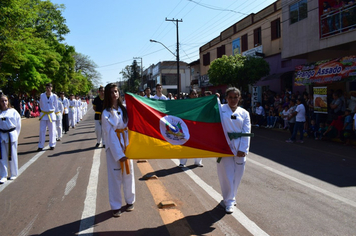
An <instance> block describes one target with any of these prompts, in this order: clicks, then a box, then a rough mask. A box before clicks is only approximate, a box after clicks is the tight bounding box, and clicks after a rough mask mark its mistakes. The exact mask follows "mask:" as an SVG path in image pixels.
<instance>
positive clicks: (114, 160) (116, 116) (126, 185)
mask: <svg viewBox="0 0 356 236" xmlns="http://www.w3.org/2000/svg"><path fill="white" fill-rule="evenodd" d="M101 123H102V128H103V137H104V139H105V142H106V146H105V151H106V162H107V172H108V184H109V202H110V206H111V210H112V214H113V216H114V217H119V216H120V215H121V213H122V211H124V210H125V211H132V210H133V209H134V206H133V204H134V202H135V179H134V169H133V161H132V160H129V159H128V158H127V157H126V156H125V150H126V146H127V145H128V142H129V140H128V131H127V123H128V115H127V111H126V108H125V107H124V106H123V104H122V103H121V101H120V92H119V90H118V88H117V86H116V85H115V84H112V83H111V84H108V85H106V87H105V95H104V110H103V113H102V116H101ZM121 186H123V190H124V198H125V202H126V206H125V207H124V208H122V198H121Z"/></svg>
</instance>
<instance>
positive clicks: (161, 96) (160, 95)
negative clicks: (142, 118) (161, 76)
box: [153, 84, 168, 100]
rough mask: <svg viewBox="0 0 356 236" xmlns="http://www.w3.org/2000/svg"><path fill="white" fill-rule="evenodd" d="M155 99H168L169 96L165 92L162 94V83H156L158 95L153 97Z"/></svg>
mask: <svg viewBox="0 0 356 236" xmlns="http://www.w3.org/2000/svg"><path fill="white" fill-rule="evenodd" d="M153 99H158V100H168V98H167V97H166V96H165V95H164V94H162V85H160V84H157V85H156V95H155V96H154V97H153Z"/></svg>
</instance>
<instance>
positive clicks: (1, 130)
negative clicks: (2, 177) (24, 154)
mask: <svg viewBox="0 0 356 236" xmlns="http://www.w3.org/2000/svg"><path fill="white" fill-rule="evenodd" d="M15 129H16V127H14V128H11V129H8V130H3V129H0V132H1V133H8V135H9V153H8V158H9V161H11V160H12V158H11V136H10V132H11V131H14V130H15ZM1 159H2V155H1V145H0V160H1Z"/></svg>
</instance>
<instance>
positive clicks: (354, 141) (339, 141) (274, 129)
mask: <svg viewBox="0 0 356 236" xmlns="http://www.w3.org/2000/svg"><path fill="white" fill-rule="evenodd" d="M252 128H253V129H265V130H271V131H277V132H282V133H289V130H288V129H287V130H285V129H280V128H278V127H277V128H276V127H275V128H266V126H259V127H257V126H253V125H252ZM304 138H305V139H307V140H313V141H315V142H325V143H328V142H335V143H340V144H341V145H342V144H343V142H342V141H341V140H340V139H339V138H334V139H331V140H315V139H312V138H309V137H308V136H306V137H305V136H304ZM347 146H356V139H355V138H353V139H351V140H350V145H345V147H347Z"/></svg>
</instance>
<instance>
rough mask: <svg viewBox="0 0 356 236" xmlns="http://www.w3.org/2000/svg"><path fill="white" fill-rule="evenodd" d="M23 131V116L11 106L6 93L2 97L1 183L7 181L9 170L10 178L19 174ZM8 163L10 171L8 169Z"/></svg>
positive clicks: (0, 120) (0, 138) (0, 99)
mask: <svg viewBox="0 0 356 236" xmlns="http://www.w3.org/2000/svg"><path fill="white" fill-rule="evenodd" d="M20 131H21V116H20V114H19V113H18V112H17V111H16V110H15V109H14V108H11V105H10V103H9V99H8V98H7V96H6V95H1V97H0V142H1V143H0V145H1V158H0V163H1V164H0V183H2V184H3V183H5V182H6V181H7V177H8V175H9V172H10V173H11V175H10V179H11V180H14V179H16V177H17V175H18V161H17V140H18V137H19V135H20ZM8 164H9V167H10V171H8Z"/></svg>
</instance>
